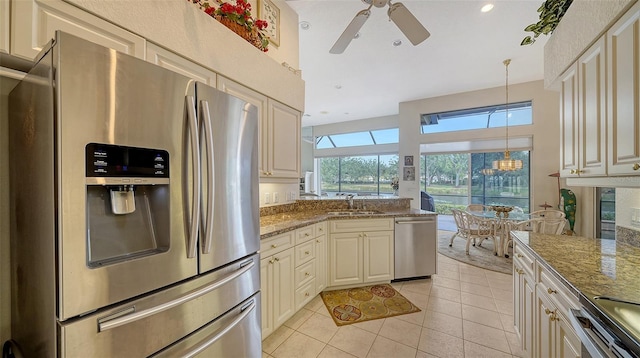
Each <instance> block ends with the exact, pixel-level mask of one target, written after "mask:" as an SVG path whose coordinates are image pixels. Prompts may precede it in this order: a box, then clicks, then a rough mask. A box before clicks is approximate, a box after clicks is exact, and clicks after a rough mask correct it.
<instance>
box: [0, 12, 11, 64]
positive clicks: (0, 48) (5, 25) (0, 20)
mask: <svg viewBox="0 0 640 358" xmlns="http://www.w3.org/2000/svg"><path fill="white" fill-rule="evenodd" d="M10 14H11V12H10V11H9V0H0V52H3V53H9V24H10V23H11V21H9V19H10Z"/></svg>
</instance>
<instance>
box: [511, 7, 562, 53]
mask: <svg viewBox="0 0 640 358" xmlns="http://www.w3.org/2000/svg"><path fill="white" fill-rule="evenodd" d="M572 2H573V0H546V1H545V2H544V3H542V5H541V6H540V7H539V8H538V13H539V14H540V21H538V22H536V23H535V24H531V25H529V26H527V27H525V29H524V31H525V32H533V37H532V36H527V37H525V38H524V39H523V40H522V42H521V43H520V46H524V45H531V44H533V43H534V42H536V38H538V36H540V34H544V35H549V34H551V33H552V32H553V30H555V29H556V27H557V26H558V24H559V23H560V20H561V19H562V17H563V16H564V14H565V13H566V12H567V9H569V6H571V3H572Z"/></svg>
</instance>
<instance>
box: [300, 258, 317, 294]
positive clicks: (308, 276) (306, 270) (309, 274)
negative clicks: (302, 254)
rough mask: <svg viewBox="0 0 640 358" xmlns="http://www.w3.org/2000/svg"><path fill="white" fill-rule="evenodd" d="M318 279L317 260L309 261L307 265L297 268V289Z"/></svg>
mask: <svg viewBox="0 0 640 358" xmlns="http://www.w3.org/2000/svg"><path fill="white" fill-rule="evenodd" d="M315 278H316V260H313V261H309V262H307V263H306V264H304V265H302V266H300V267H296V270H295V285H296V288H300V287H302V286H304V285H306V284H307V283H309V281H311V280H315Z"/></svg>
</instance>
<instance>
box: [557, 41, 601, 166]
mask: <svg viewBox="0 0 640 358" xmlns="http://www.w3.org/2000/svg"><path fill="white" fill-rule="evenodd" d="M605 66H606V60H605V38H604V37H602V38H600V40H598V41H597V42H596V43H595V44H594V45H593V46H591V48H589V50H587V52H585V54H584V55H582V57H580V58H579V59H578V61H576V62H575V63H574V64H573V65H572V66H571V67H570V68H569V69H568V70H567V71H566V72H565V73H564V74H563V75H562V77H561V84H562V86H561V87H562V88H561V94H560V96H561V101H560V106H561V109H560V118H561V135H560V138H561V152H560V153H561V157H560V166H561V167H560V174H561V175H562V176H563V177H572V176H590V177H592V176H604V175H606V174H607V171H606V169H607V167H606V148H607V147H606V91H605V89H606V80H605V79H606V77H605V75H606V67H605Z"/></svg>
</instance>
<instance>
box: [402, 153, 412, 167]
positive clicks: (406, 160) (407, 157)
mask: <svg viewBox="0 0 640 358" xmlns="http://www.w3.org/2000/svg"><path fill="white" fill-rule="evenodd" d="M404 165H405V166H407V167H412V166H413V155H405V156H404Z"/></svg>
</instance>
